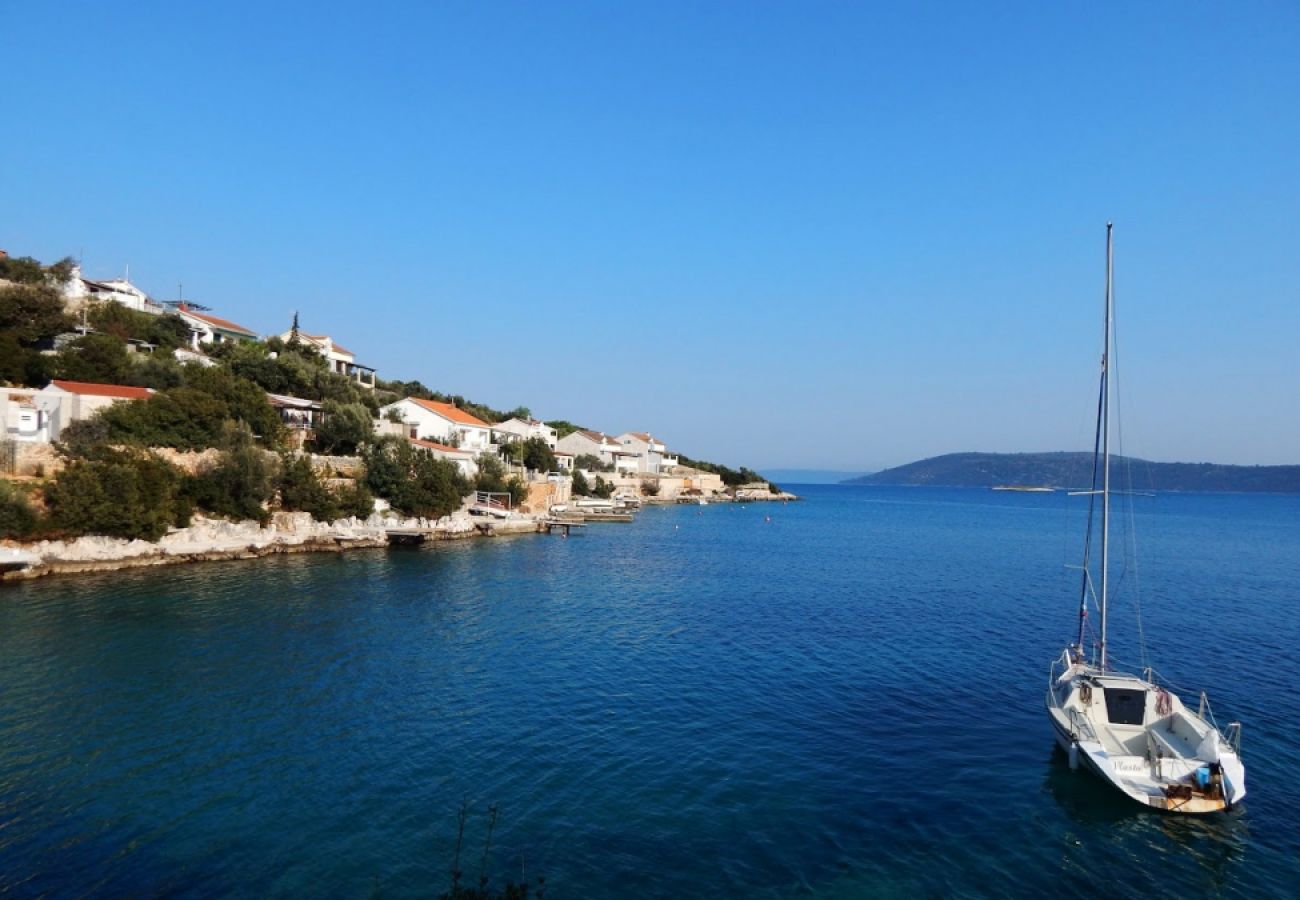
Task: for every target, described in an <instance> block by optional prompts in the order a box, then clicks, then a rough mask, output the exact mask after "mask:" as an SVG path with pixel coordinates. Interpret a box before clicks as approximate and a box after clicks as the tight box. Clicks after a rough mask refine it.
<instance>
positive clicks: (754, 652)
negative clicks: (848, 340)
mask: <svg viewBox="0 0 1300 900" xmlns="http://www.w3.org/2000/svg"><path fill="white" fill-rule="evenodd" d="M799 490H800V492H801V493H804V494H806V496H807V500H806V501H805V502H800V503H790V504H779V503H770V504H753V505H713V506H706V507H696V506H689V507H686V506H683V507H668V508H650V509H646V510H645V511H643V512H642V513H641V514H640V515H639V517H638V519H637V521H636V522H635V523H633V524H630V525H619V524H601V525H592V526H589V527H588V528H586V529H583V530H582V533H581V534H577V533H575V535H574V536H573V537H571V538H568V539H565V538H561V537H559V536H555V537H544V536H537V537H532V536H529V537H522V538H503V539H497V540H479V541H467V542H461V543H449V544H438V545H431V546H427V547H423V548H418V549H393V550H387V551H385V550H378V551H357V552H353V553H349V554H345V555H302V556H288V557H279V558H268V559H262V560H256V561H248V562H233V563H213V564H202V565H194V566H188V567H176V568H168V569H155V570H142V571H135V572H124V573H117V574H107V575H96V576H84V577H67V578H56V579H47V580H43V581H39V582H32V583H24V584H19V585H5V586H3V587H2V588H0V892H5V891H7V892H8V893H9V894H10V895H13V896H27V895H49V896H69V895H78V896H80V895H122V894H132V895H141V896H152V895H169V896H220V895H245V896H304V895H307V896H341V897H360V896H372V895H375V894H378V895H379V896H386V897H408V896H409V897H417V896H425V897H427V896H436V895H437V894H438V893H440V892H442V891H444V890H446V889H447V887H448V886H449V884H450V880H451V876H450V874H449V873H450V871H451V870H452V869H453V867H456V866H457V864H458V867H459V869H460V870H461V871H462V872H463V873H464V874H463V876H462V883H469V884H477V883H478V880H479V877H480V873H484V874H486V876H487V877H488V878H489V879H490V883H491V884H493V885H496V886H501V885H503V884H504V883H505V881H506V880H515V881H518V880H520V879H521V878H525V879H527V880H528V881H529V882H530V883H531V884H532V885H533V886H534V887H536V885H537V883H538V882H537V879H538V876H543V877H544V878H545V884H546V896H547V897H549V898H559V897H583V898H616V897H632V896H634V897H692V896H749V897H787V896H815V897H877V896H880V897H892V896H898V897H916V896H972V897H977V896H978V897H983V896H1038V895H1045V894H1048V893H1051V894H1052V895H1055V896H1083V895H1087V896H1089V897H1096V896H1125V895H1131V896H1144V897H1161V896H1167V897H1187V896H1225V897H1258V896H1267V895H1276V896H1283V895H1288V894H1290V895H1294V894H1295V892H1296V891H1297V890H1298V888H1297V886H1298V885H1300V822H1298V821H1297V815H1296V810H1297V808H1300V773H1298V772H1297V770H1296V758H1297V757H1296V754H1295V752H1294V747H1295V745H1296V741H1297V735H1298V734H1300V699H1298V697H1297V691H1296V676H1295V674H1294V671H1295V666H1296V655H1297V647H1298V646H1300V612H1298V611H1297V589H1298V588H1297V586H1298V585H1300V498H1297V497H1291V496H1249V495H1160V496H1158V497H1155V498H1150V499H1138V500H1137V501H1135V503H1134V509H1133V512H1132V515H1131V516H1117V517H1116V519H1117V524H1124V525H1125V526H1126V527H1125V528H1119V529H1117V537H1116V555H1115V559H1116V563H1115V567H1114V572H1113V575H1114V579H1113V583H1114V587H1115V588H1116V598H1117V599H1116V603H1115V604H1114V605H1113V608H1112V611H1111V620H1110V630H1111V636H1112V647H1113V650H1114V653H1115V655H1116V657H1117V658H1119V659H1120V660H1121V662H1125V663H1129V664H1131V666H1132V667H1133V668H1137V667H1139V666H1140V664H1141V663H1142V662H1144V661H1149V662H1150V663H1151V664H1153V665H1155V666H1156V668H1157V669H1159V670H1160V671H1161V672H1162V673H1163V674H1164V675H1165V676H1166V677H1168V678H1170V679H1172V680H1173V681H1174V682H1176V683H1177V684H1179V685H1183V686H1185V690H1184V692H1183V697H1184V700H1185V702H1187V703H1189V704H1191V705H1193V706H1194V705H1195V704H1196V702H1197V693H1196V692H1197V691H1198V690H1199V689H1200V688H1202V687H1204V688H1206V689H1208V690H1209V691H1210V694H1211V702H1212V704H1213V711H1214V714H1215V716H1216V717H1217V719H1218V721H1219V723H1220V725H1226V724H1227V722H1228V721H1230V720H1232V721H1241V722H1242V723H1243V725H1244V744H1243V760H1244V762H1245V764H1246V766H1247V770H1248V777H1247V783H1248V788H1249V796H1248V798H1247V800H1246V802H1245V803H1244V804H1242V805H1241V806H1240V807H1238V808H1237V809H1234V810H1233V811H1232V812H1230V813H1228V814H1223V815H1216V816H1212V817H1208V818H1190V817H1188V818H1183V817H1178V818H1175V817H1171V816H1168V815H1160V814H1156V813H1152V812H1147V811H1145V810H1143V809H1141V808H1140V807H1138V806H1137V805H1136V804H1134V803H1132V802H1131V801H1129V800H1127V799H1125V798H1123V797H1121V796H1119V795H1118V794H1116V793H1114V792H1113V791H1112V790H1111V789H1109V788H1107V787H1106V786H1105V785H1103V784H1102V783H1101V782H1100V781H1098V780H1097V779H1096V778H1094V777H1092V776H1091V775H1089V774H1087V773H1085V772H1082V771H1080V772H1072V771H1070V770H1069V767H1068V765H1067V763H1066V760H1065V757H1064V755H1063V754H1061V753H1060V752H1059V751H1056V750H1054V746H1053V741H1052V737H1051V731H1050V729H1049V726H1048V724H1047V720H1046V715H1045V712H1044V709H1043V699H1044V692H1045V689H1046V686H1047V677H1048V675H1047V673H1048V666H1049V664H1050V663H1051V661H1052V660H1053V658H1054V657H1056V656H1057V655H1059V653H1060V651H1061V649H1062V647H1063V646H1064V644H1065V643H1066V642H1068V641H1070V640H1072V639H1073V637H1074V635H1075V632H1076V629H1077V608H1078V602H1079V586H1078V579H1079V573H1078V572H1076V571H1073V570H1070V569H1068V568H1066V566H1067V564H1071V563H1077V562H1078V560H1079V556H1080V552H1081V534H1082V525H1081V523H1082V521H1083V519H1082V516H1083V515H1085V514H1086V507H1083V506H1081V505H1080V503H1081V501H1079V500H1078V499H1072V498H1066V497H1065V496H1064V495H1062V494H1051V495H1043V494H1015V493H994V492H990V491H982V490H949V489H941V488H871V487H839V486H827V487H814V486H809V487H806V488H801V489H799ZM1082 503H1086V501H1082ZM1129 525H1131V526H1134V527H1133V529H1132V530H1133V531H1134V532H1135V533H1136V534H1137V536H1138V541H1137V545H1136V549H1137V552H1136V554H1134V553H1133V552H1132V550H1133V545H1132V544H1131V542H1130V541H1129V540H1128V535H1129V529H1128V527H1127V526H1129ZM1135 587H1137V588H1140V591H1137V592H1136V593H1135V592H1134V591H1133V588H1135ZM1134 596H1136V597H1138V598H1140V603H1141V607H1140V608H1141V614H1142V615H1141V624H1142V630H1141V632H1140V635H1141V637H1142V638H1143V639H1144V640H1143V641H1139V631H1138V624H1137V623H1138V619H1137V616H1136V612H1137V604H1136V603H1134V601H1133V597H1134ZM1090 621H1091V622H1092V624H1093V625H1096V612H1095V611H1094V612H1093V613H1092V615H1091V616H1090ZM1143 651H1145V654H1144V652H1143ZM462 808H463V809H464V810H465V816H464V824H463V827H462V825H461V819H460V816H459V813H460V811H461V810H462ZM493 809H495V825H494V826H493V827H492V828H491V834H490V842H489V833H488V832H489V825H490V823H491V822H492V810H493ZM458 835H459V838H458ZM458 846H459V855H458V852H457V850H458Z"/></svg>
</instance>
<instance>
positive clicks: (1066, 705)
mask: <svg viewBox="0 0 1300 900" xmlns="http://www.w3.org/2000/svg"><path fill="white" fill-rule="evenodd" d="M1113 262H1114V257H1113V252H1112V244H1111V225H1110V224H1109V223H1107V225H1106V320H1105V329H1104V332H1105V344H1104V349H1103V351H1102V360H1101V388H1100V391H1099V397H1098V404H1097V436H1096V439H1095V441H1094V447H1093V453H1094V463H1093V484H1092V489H1091V490H1090V491H1086V492H1083V493H1087V494H1089V495H1091V502H1092V504H1093V506H1092V507H1091V508H1090V510H1089V516H1088V537H1087V541H1086V542H1085V545H1084V559H1083V566H1082V567H1081V568H1082V571H1083V579H1082V584H1081V586H1080V595H1081V603H1080V608H1079V637H1078V641H1077V642H1076V643H1074V644H1072V645H1071V646H1069V647H1067V648H1066V649H1065V651H1064V653H1062V655H1061V657H1060V659H1058V660H1056V661H1055V662H1054V663H1053V664H1052V666H1051V670H1050V674H1049V676H1048V687H1047V713H1048V718H1049V719H1050V720H1051V723H1052V730H1053V731H1054V732H1055V734H1056V740H1057V742H1058V743H1059V744H1060V745H1061V747H1062V748H1063V749H1064V750H1065V751H1066V753H1067V754H1069V758H1070V767H1071V768H1077V767H1078V766H1079V764H1080V763H1082V764H1083V765H1084V766H1085V767H1087V768H1088V769H1090V770H1091V771H1092V772H1093V773H1095V774H1096V775H1097V776H1098V777H1100V778H1101V779H1103V780H1104V781H1107V782H1109V783H1110V784H1111V785H1113V786H1114V787H1116V788H1118V789H1119V790H1120V791H1122V792H1123V793H1125V794H1127V795H1128V796H1129V797H1131V798H1132V799H1134V800H1136V801H1137V802H1139V803H1141V804H1143V805H1144V806H1148V807H1152V808H1154V809H1159V810H1165V811H1168V812H1176V813H1210V812H1218V811H1220V810H1224V809H1228V808H1229V807H1231V806H1232V805H1234V804H1236V803H1239V802H1240V801H1241V800H1242V798H1243V797H1245V796H1246V770H1245V767H1244V766H1243V765H1242V763H1241V758H1240V756H1239V750H1240V742H1241V725H1240V723H1237V722H1234V723H1232V724H1231V725H1229V726H1228V727H1227V729H1226V730H1225V731H1224V732H1220V731H1219V729H1218V726H1217V725H1216V724H1215V723H1214V718H1213V714H1212V713H1210V711H1209V702H1208V700H1207V699H1206V695H1205V693H1204V692H1202V693H1201V697H1200V704H1199V708H1198V710H1197V711H1196V712H1193V711H1192V710H1191V709H1189V708H1188V707H1186V706H1184V705H1183V702H1182V700H1181V699H1180V698H1179V697H1178V695H1177V693H1175V692H1174V691H1172V690H1169V689H1168V688H1166V687H1165V686H1162V685H1161V684H1159V683H1158V681H1157V677H1156V675H1155V672H1154V670H1152V669H1149V668H1148V669H1145V670H1144V671H1143V673H1142V675H1140V676H1139V675H1131V674H1126V673H1123V672H1117V671H1115V670H1114V669H1112V668H1111V666H1110V661H1109V660H1108V659H1107V655H1106V625H1107V621H1106V606H1107V600H1108V589H1109V587H1110V584H1109V581H1110V560H1109V555H1110V514H1111V510H1110V500H1111V485H1110V418H1111V416H1110V405H1111V384H1110V374H1111V369H1112V348H1113V344H1114V340H1113V328H1112V325H1113V322H1114V312H1113V304H1112V286H1113V283H1114V282H1113V270H1114V266H1113ZM1099 477H1100V482H1101V483H1100V485H1098V483H1097V482H1098V478H1099ZM1098 500H1100V502H1101V527H1100V536H1101V553H1100V560H1099V565H1097V566H1096V568H1098V569H1099V570H1100V579H1099V580H1100V584H1099V585H1096V587H1097V588H1099V590H1098V589H1094V585H1095V583H1094V581H1093V578H1092V574H1091V572H1092V568H1093V565H1092V561H1091V560H1090V558H1089V557H1090V556H1091V544H1092V534H1093V529H1092V519H1093V516H1092V512H1093V509H1095V506H1096V503H1097V501H1098ZM1090 598H1091V599H1092V600H1093V601H1094V602H1095V604H1096V606H1097V608H1098V609H1099V611H1100V614H1101V615H1100V619H1101V621H1100V633H1099V635H1097V641H1096V644H1095V646H1094V648H1093V655H1092V657H1091V658H1089V657H1088V656H1087V654H1086V652H1085V639H1086V638H1087V637H1088V624H1089V622H1088V607H1089V599H1090Z"/></svg>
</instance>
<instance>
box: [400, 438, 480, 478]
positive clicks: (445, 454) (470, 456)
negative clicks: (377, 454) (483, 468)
mask: <svg viewBox="0 0 1300 900" xmlns="http://www.w3.org/2000/svg"><path fill="white" fill-rule="evenodd" d="M410 442H411V446H412V447H413V448H415V451H416V452H417V453H427V454H429V455H430V456H432V457H433V458H434V459H445V460H449V461H451V462H454V463H455V464H456V467H457V468H458V469H460V473H461V474H462V475H464V476H465V477H466V478H473V477H474V476H475V475H477V474H478V462H477V461H476V460H475V454H474V453H472V452H471V451H469V450H462V449H460V448H459V447H448V446H447V445H446V444H439V443H438V442H437V441H425V440H421V439H420V438H411V439H410Z"/></svg>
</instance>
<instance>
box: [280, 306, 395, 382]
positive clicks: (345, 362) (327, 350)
mask: <svg viewBox="0 0 1300 900" xmlns="http://www.w3.org/2000/svg"><path fill="white" fill-rule="evenodd" d="M295 321H296V319H295ZM295 336H296V337H297V339H298V340H299V342H301V343H303V344H306V345H307V346H309V347H314V348H315V349H316V350H318V351H320V354H321V356H323V357H325V361H326V362H328V363H329V368H330V371H331V372H333V373H334V374H336V375H344V376H346V377H348V378H351V379H353V380H354V381H356V383H357V384H359V385H361V386H362V387H365V388H370V389H371V390H372V391H373V390H374V389H375V370H374V369H372V368H371V367H370V366H363V365H361V364H359V363H358V362H357V360H356V357H355V356H354V355H353V353H352V351H351V350H349V349H347V348H346V347H344V346H343V345H342V344H337V343H335V342H334V339H333V338H331V337H330V336H329V335H327V334H308V333H307V332H305V331H301V330H297V331H296V330H295V329H293V328H290V329H289V330H288V331H286V332H284V333H283V334H281V335H280V340H282V341H284V342H285V343H288V342H289V341H290V340H292V339H293V338H294V337H295Z"/></svg>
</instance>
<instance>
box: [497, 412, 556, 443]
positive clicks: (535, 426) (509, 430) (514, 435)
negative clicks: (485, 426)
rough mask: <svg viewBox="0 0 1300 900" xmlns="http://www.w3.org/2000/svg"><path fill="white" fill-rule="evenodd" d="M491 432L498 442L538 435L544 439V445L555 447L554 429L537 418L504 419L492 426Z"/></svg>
mask: <svg viewBox="0 0 1300 900" xmlns="http://www.w3.org/2000/svg"><path fill="white" fill-rule="evenodd" d="M492 432H493V433H494V434H495V435H496V436H497V439H498V441H499V442H502V441H504V442H506V443H513V442H514V441H526V440H528V439H529V438H535V437H539V438H541V439H542V440H544V441H546V446H548V447H550V448H551V449H552V450H554V449H555V445H556V443H557V440H558V439H557V437H556V432H555V429H554V428H552V427H551V426H550V425H547V424H546V423H545V422H539V421H538V420H537V419H506V420H505V421H504V422H498V423H497V424H496V425H493V426H492Z"/></svg>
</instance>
